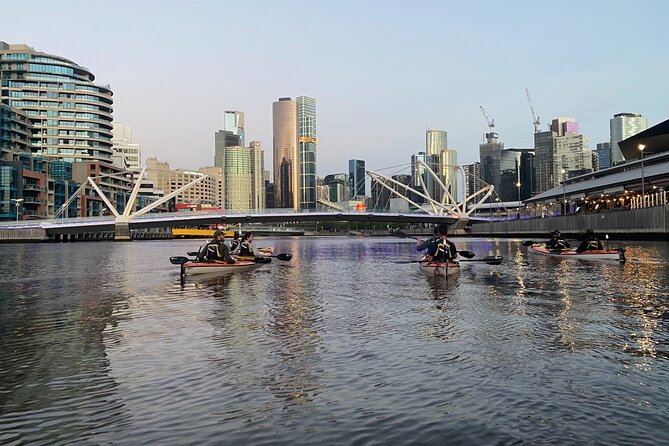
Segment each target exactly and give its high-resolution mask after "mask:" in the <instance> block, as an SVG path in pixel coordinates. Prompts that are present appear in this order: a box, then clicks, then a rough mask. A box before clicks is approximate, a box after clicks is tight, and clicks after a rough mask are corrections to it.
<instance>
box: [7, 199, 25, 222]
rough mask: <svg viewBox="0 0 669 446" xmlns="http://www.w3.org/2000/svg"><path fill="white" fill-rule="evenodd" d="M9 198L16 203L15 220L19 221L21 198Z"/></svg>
mask: <svg viewBox="0 0 669 446" xmlns="http://www.w3.org/2000/svg"><path fill="white" fill-rule="evenodd" d="M10 200H11V201H13V202H14V203H15V204H16V221H19V206H21V202H22V201H23V198H10Z"/></svg>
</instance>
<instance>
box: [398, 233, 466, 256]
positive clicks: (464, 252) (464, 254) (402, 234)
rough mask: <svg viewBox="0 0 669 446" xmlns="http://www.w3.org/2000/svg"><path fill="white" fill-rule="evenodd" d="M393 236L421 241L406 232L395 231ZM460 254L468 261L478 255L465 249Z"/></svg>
mask: <svg viewBox="0 0 669 446" xmlns="http://www.w3.org/2000/svg"><path fill="white" fill-rule="evenodd" d="M392 235H394V236H397V237H401V238H411V239H414V240H420V239H419V238H418V237H413V236H411V235H408V234H407V233H406V232H404V231H395V232H393V233H392ZM458 254H460V255H461V256H462V257H464V258H466V259H471V258H472V257H474V256H475V255H476V254H474V253H473V252H471V251H466V250H464V249H463V250H462V251H458Z"/></svg>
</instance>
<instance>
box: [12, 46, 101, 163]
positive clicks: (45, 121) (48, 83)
mask: <svg viewBox="0 0 669 446" xmlns="http://www.w3.org/2000/svg"><path fill="white" fill-rule="evenodd" d="M94 80H95V76H94V75H93V73H91V72H90V71H89V70H88V69H87V68H85V67H82V66H80V65H77V64H76V63H74V62H72V61H71V60H68V59H65V58H64V57H60V56H54V55H51V54H46V53H42V52H39V51H36V50H35V49H34V48H32V47H29V46H27V45H24V44H7V43H5V42H2V41H0V82H1V84H0V87H1V88H0V100H1V101H2V103H3V104H6V105H9V106H11V107H14V108H16V109H19V110H21V111H22V112H23V113H25V114H26V115H27V116H28V119H30V121H31V123H32V125H33V126H34V127H35V129H36V134H35V135H34V138H33V140H32V142H31V151H32V152H33V153H36V154H41V156H43V157H44V158H46V159H60V160H64V161H69V162H75V161H100V162H105V163H109V164H111V163H112V153H113V150H112V143H111V138H112V104H113V101H112V94H113V93H112V91H111V89H110V87H109V86H108V85H100V84H97V83H94V82H93V81H94Z"/></svg>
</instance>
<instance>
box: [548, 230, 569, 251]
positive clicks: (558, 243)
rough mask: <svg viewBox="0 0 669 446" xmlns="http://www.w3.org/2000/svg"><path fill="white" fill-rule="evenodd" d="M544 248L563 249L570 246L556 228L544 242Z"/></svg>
mask: <svg viewBox="0 0 669 446" xmlns="http://www.w3.org/2000/svg"><path fill="white" fill-rule="evenodd" d="M546 248H548V249H550V250H551V251H552V250H560V251H561V250H563V249H568V248H570V246H569V243H568V242H567V241H566V240H565V239H563V238H562V234H560V231H558V230H557V229H556V230H555V231H553V233H552V234H551V239H550V240H549V241H547V242H546Z"/></svg>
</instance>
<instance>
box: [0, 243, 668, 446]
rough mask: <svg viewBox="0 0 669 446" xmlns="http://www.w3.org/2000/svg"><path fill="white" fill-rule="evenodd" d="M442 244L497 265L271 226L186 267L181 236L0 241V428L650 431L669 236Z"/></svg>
mask: <svg viewBox="0 0 669 446" xmlns="http://www.w3.org/2000/svg"><path fill="white" fill-rule="evenodd" d="M261 242H264V241H263V240H262V239H261ZM456 242H457V243H458V247H459V249H467V250H470V251H473V252H476V253H477V254H478V257H479V258H480V257H482V256H485V255H502V256H504V258H505V261H504V263H503V264H502V265H497V266H491V265H486V264H484V263H480V262H470V263H467V264H465V263H464V262H463V263H462V267H461V272H460V275H459V277H458V278H457V279H456V280H452V279H451V280H446V279H445V278H435V277H426V276H425V275H424V274H423V273H421V272H420V271H419V268H418V266H417V265H416V264H410V263H409V264H407V263H405V264H398V263H395V261H397V260H412V259H417V258H418V257H419V254H418V253H416V252H415V243H414V242H413V241H411V240H401V239H369V238H351V239H347V238H322V239H299V238H286V239H280V240H274V241H267V243H268V244H275V245H276V248H277V250H276V252H277V253H281V252H289V253H292V254H293V255H294V257H293V260H292V261H290V262H281V261H279V260H278V259H274V261H273V262H272V263H271V264H268V265H263V266H261V267H259V268H258V269H256V270H253V271H246V272H237V273H234V274H226V275H222V276H218V275H214V276H210V275H208V276H205V277H201V278H200V277H196V278H190V277H189V278H187V279H186V280H185V281H184V282H183V284H182V283H180V280H179V274H178V268H176V267H175V266H173V265H171V264H170V263H169V262H168V260H167V259H168V257H169V256H170V255H182V254H183V253H185V252H186V251H188V250H192V249H193V248H194V245H196V244H197V242H195V243H193V242H189V241H147V242H133V243H111V242H98V243H75V244H43V245H0V254H1V255H0V274H2V277H3V278H4V279H3V286H2V287H0V341H1V342H0V443H1V444H12V443H16V444H22V443H26V444H27V443H29V444H72V443H85V444H88V443H90V444H101V443H116V444H118V443H120V444H138V443H177V444H184V443H188V444H192V443H198V444H205V443H212V444H220V443H221V442H223V443H231V444H238V443H239V444H249V443H252V444H276V443H304V444H313V443H317V442H323V443H328V444H339V443H346V444H348V443H384V444H386V443H387V444H391V443H409V442H412V443H428V444H443V443H445V442H450V443H453V444H491V443H494V444H507V443H512V444H521V443H522V444H543V443H551V444H594V443H600V444H663V443H664V444H667V441H666V439H665V437H666V435H665V433H664V426H665V425H666V417H667V407H669V396H668V395H667V392H666V391H665V390H666V377H667V375H668V374H669V363H668V361H667V360H668V359H669V349H668V347H667V346H668V345H669V335H668V328H669V309H668V306H669V297H668V296H669V279H668V274H667V273H668V272H669V269H668V267H667V263H666V261H667V259H669V244H667V243H636V244H630V245H628V246H626V249H627V256H628V258H629V259H631V261H630V262H628V263H627V264H625V265H620V264H618V263H616V262H586V261H580V260H564V259H554V258H546V257H541V256H533V255H531V254H528V253H527V251H526V248H524V247H522V246H521V245H520V243H519V241H518V240H495V239H462V240H457V239H456ZM261 244H262V243H261ZM36 265H39V267H36ZM602 420H606V429H601V424H602Z"/></svg>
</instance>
